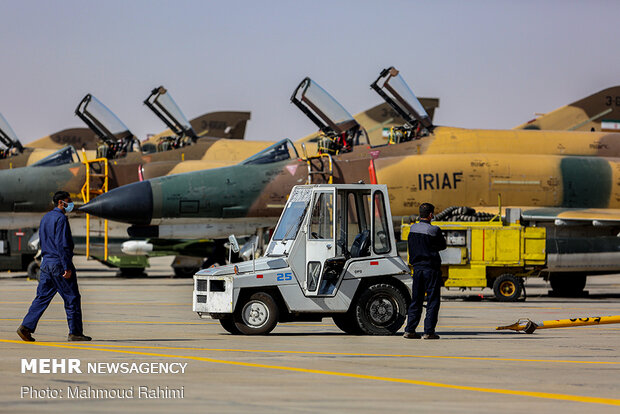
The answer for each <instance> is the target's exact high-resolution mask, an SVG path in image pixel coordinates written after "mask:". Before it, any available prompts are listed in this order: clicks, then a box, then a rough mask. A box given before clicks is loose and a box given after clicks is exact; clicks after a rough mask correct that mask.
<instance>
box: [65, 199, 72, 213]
mask: <svg viewBox="0 0 620 414" xmlns="http://www.w3.org/2000/svg"><path fill="white" fill-rule="evenodd" d="M63 203H65V213H71V211H73V206H74V204H73V201H72V202H70V203H67V202H66V201H63Z"/></svg>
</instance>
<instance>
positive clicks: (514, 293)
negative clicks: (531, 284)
mask: <svg viewBox="0 0 620 414" xmlns="http://www.w3.org/2000/svg"><path fill="white" fill-rule="evenodd" d="M521 283H522V282H521V281H520V280H519V278H517V277H516V276H515V275H512V274H510V273H504V274H503V275H501V276H499V277H498V278H497V279H495V281H494V282H493V293H495V298H496V299H497V300H499V301H500V302H515V301H516V300H517V299H519V296H521V290H522V284H521Z"/></svg>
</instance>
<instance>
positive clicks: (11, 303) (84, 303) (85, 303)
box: [0, 300, 190, 306]
mask: <svg viewBox="0 0 620 414" xmlns="http://www.w3.org/2000/svg"><path fill="white" fill-rule="evenodd" d="M31 303H32V301H30V302H0V304H4V305H25V304H26V305H27V304H31ZM51 304H52V305H64V303H63V302H60V301H58V300H56V301H53V302H51ZM82 305H126V306H140V305H150V306H189V305H190V304H189V303H157V302H155V303H150V302H82Z"/></svg>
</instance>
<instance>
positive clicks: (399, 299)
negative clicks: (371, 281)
mask: <svg viewBox="0 0 620 414" xmlns="http://www.w3.org/2000/svg"><path fill="white" fill-rule="evenodd" d="M355 315H356V319H357V323H358V324H359V327H360V329H361V331H362V332H363V333H365V334H367V335H393V334H395V333H396V332H398V330H399V329H400V327H401V326H403V323H405V319H406V318H407V299H405V296H404V295H403V293H402V292H401V291H400V290H399V289H398V288H396V287H395V286H393V285H390V284H386V283H378V284H376V285H372V286H370V287H369V288H368V289H366V290H365V291H364V292H363V293H362V294H361V295H360V297H359V300H358V301H357V304H356V305H355Z"/></svg>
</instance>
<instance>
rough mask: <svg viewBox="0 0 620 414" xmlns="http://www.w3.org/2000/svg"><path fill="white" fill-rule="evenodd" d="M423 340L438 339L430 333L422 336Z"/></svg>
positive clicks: (437, 336)
mask: <svg viewBox="0 0 620 414" xmlns="http://www.w3.org/2000/svg"><path fill="white" fill-rule="evenodd" d="M422 338H424V339H439V335H437V334H435V333H432V334H424V336H423V337H422Z"/></svg>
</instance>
